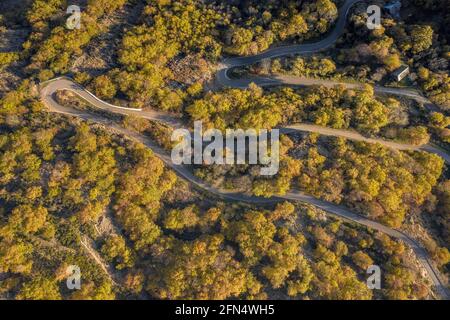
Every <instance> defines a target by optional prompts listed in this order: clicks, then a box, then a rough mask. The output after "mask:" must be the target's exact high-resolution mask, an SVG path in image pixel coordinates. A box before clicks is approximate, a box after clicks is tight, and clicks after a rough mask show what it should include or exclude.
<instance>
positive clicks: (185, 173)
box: [40, 0, 450, 299]
mask: <svg viewBox="0 0 450 320" xmlns="http://www.w3.org/2000/svg"><path fill="white" fill-rule="evenodd" d="M359 1H361V0H347V1H346V2H345V4H344V5H343V6H342V8H341V9H340V11H339V12H340V14H339V19H338V21H337V23H336V28H335V29H334V30H333V31H332V32H331V33H330V34H329V35H328V37H327V38H325V39H323V40H321V41H319V42H317V43H314V44H305V45H296V46H289V47H281V48H275V49H271V50H268V51H266V52H264V53H262V54H260V55H257V56H252V57H243V58H232V59H228V60H225V62H224V63H223V66H224V67H223V68H222V69H221V70H220V71H219V73H218V74H217V80H218V81H219V82H220V83H221V84H222V85H224V86H231V87H241V86H242V87H246V86H248V84H250V82H255V81H250V82H249V80H246V79H240V80H231V79H230V78H229V77H228V76H227V71H228V70H229V69H230V68H231V67H235V66H242V65H246V64H251V63H255V62H257V61H260V60H261V59H266V58H273V57H277V56H282V55H286V54H293V53H296V54H299V53H307V52H317V51H320V50H323V49H325V48H328V47H330V46H331V45H332V44H333V43H334V42H335V41H336V40H337V38H338V37H339V35H340V34H341V33H342V31H343V29H344V26H345V21H346V16H347V13H348V11H349V10H350V8H351V7H352V5H354V4H355V3H357V2H359ZM258 81H263V82H264V81H267V82H264V83H257V84H258V85H263V86H264V85H268V84H266V83H270V81H274V82H272V83H271V84H270V85H274V84H275V83H276V81H280V80H279V79H260V80H258ZM296 81H297V80H296ZM281 83H282V84H287V83H288V82H281ZM230 84H231V85H230ZM276 84H280V82H278V83H276ZM303 85H305V84H304V83H303ZM306 85H308V84H306ZM59 90H70V91H72V92H74V93H76V94H77V95H78V96H80V97H81V98H83V99H84V100H86V101H87V102H88V103H89V104H91V105H92V106H94V107H96V108H99V109H102V110H105V111H109V112H113V113H118V114H124V115H135V116H138V117H142V118H145V119H149V120H155V121H160V122H162V123H165V124H167V125H169V126H172V127H174V128H181V127H183V122H182V121H181V119H180V118H177V117H175V116H173V115H170V114H167V113H163V112H158V111H151V110H137V109H128V108H123V107H120V106H114V105H111V104H109V103H107V102H104V101H102V100H100V99H98V98H97V97H95V96H94V95H93V94H92V93H90V92H89V91H87V90H85V89H84V88H83V87H81V86H79V85H77V84H76V83H74V82H73V81H71V80H70V79H68V78H57V79H53V80H51V81H48V82H46V83H42V84H41V90H40V95H41V99H42V101H43V103H44V104H45V105H46V106H47V107H48V109H49V111H50V112H56V113H61V114H65V115H69V116H75V117H78V118H81V119H84V120H88V121H93V122H95V123H98V124H102V125H105V126H106V127H108V128H109V129H110V130H111V131H113V132H116V133H118V134H121V135H124V136H126V137H128V138H130V139H133V140H135V141H139V142H141V143H143V144H144V145H146V146H147V147H149V148H150V149H152V151H153V152H154V153H155V155H157V156H158V157H159V158H160V159H161V160H162V161H163V162H164V163H165V164H166V165H167V166H168V167H170V168H172V169H173V170H174V171H175V172H176V173H177V174H178V175H179V176H180V177H182V178H184V179H186V180H188V181H190V182H191V183H193V184H194V185H196V186H197V187H199V188H201V189H203V190H205V191H207V192H210V193H213V194H215V195H217V196H218V197H220V198H223V199H227V200H233V201H243V202H250V203H256V204H268V203H274V202H279V201H282V200H293V201H301V202H305V203H309V204H311V205H313V206H315V207H318V208H320V209H322V210H324V211H325V212H327V213H329V214H331V215H334V216H338V217H340V218H343V219H346V220H348V221H351V222H354V223H357V224H360V225H364V226H366V227H369V228H371V229H374V230H377V231H380V232H382V233H385V234H387V235H389V236H391V237H393V238H396V239H399V240H401V241H403V242H404V243H405V244H407V245H408V246H409V247H410V248H411V249H412V250H413V251H414V253H415V255H416V256H417V258H418V260H419V262H420V263H421V264H422V266H423V267H424V268H425V270H426V271H427V274H428V276H429V278H430V280H431V281H432V283H433V284H434V286H435V288H436V291H437V292H438V294H439V295H440V296H441V297H442V298H444V299H449V297H450V295H449V293H448V290H447V288H446V285H445V281H444V280H442V279H443V277H442V275H441V274H440V272H439V270H438V269H437V268H436V267H435V266H434V265H433V263H432V260H431V258H430V257H429V255H428V254H427V252H426V251H425V249H424V248H423V247H422V246H421V245H420V244H419V243H418V242H416V241H415V240H414V239H412V238H411V237H409V236H408V235H406V234H404V233H403V232H401V231H399V230H395V229H392V228H389V227H387V226H384V225H381V224H380V223H377V222H375V221H372V220H369V219H367V218H365V217H363V216H360V215H357V214H355V213H353V212H352V211H351V210H349V209H348V208H346V207H344V206H339V205H335V204H332V203H329V202H326V201H322V200H319V199H316V198H314V197H312V196H309V195H306V194H304V193H302V192H298V191H292V192H290V193H288V194H287V195H285V196H280V197H273V198H270V199H266V198H259V197H254V196H247V195H245V194H242V193H235V192H232V191H229V190H224V189H221V188H217V187H214V186H211V185H209V184H206V183H205V182H203V181H201V180H200V179H198V178H197V177H195V176H194V175H193V173H192V172H191V171H190V170H189V168H187V167H186V166H182V165H175V164H173V162H172V160H171V157H170V155H169V154H168V152H167V151H165V150H163V149H162V148H161V147H159V146H158V145H157V144H156V143H155V142H154V141H152V140H151V139H150V138H148V137H145V136H143V135H141V134H138V133H136V132H133V131H130V130H127V129H124V128H123V127H120V126H119V125H117V124H116V123H114V122H113V121H110V120H108V119H106V118H104V117H102V116H100V115H97V114H93V113H89V112H84V111H81V110H77V109H75V108H71V107H67V106H62V105H60V104H59V103H58V102H57V101H56V99H55V94H56V92H57V91H59ZM389 90H394V92H389V93H392V94H399V93H398V91H396V90H399V89H390V88H389ZM403 92H404V93H406V91H403ZM408 94H412V95H413V96H412V98H416V97H417V99H419V97H420V95H418V96H416V95H415V93H414V92H413V91H409V93H408ZM399 95H400V94H399ZM423 99H424V98H423ZM281 129H282V130H284V131H292V130H300V131H311V132H318V133H321V134H325V135H331V136H341V137H346V138H349V139H354V140H360V141H367V142H376V143H380V144H382V145H385V146H387V147H389V148H393V149H397V150H426V151H429V152H434V153H437V154H439V153H441V154H439V155H440V156H442V157H443V158H444V159H445V160H446V162H447V163H450V158H449V156H448V155H447V154H446V153H445V152H444V151H442V150H439V149H437V148H435V147H433V146H424V147H415V146H409V145H403V144H398V143H395V142H391V141H385V140H380V139H370V138H366V137H363V136H362V135H360V134H358V133H356V132H353V131H346V130H337V129H330V128H324V127H319V126H314V125H307V124H298V125H292V126H287V127H285V128H281ZM424 148H427V149H424Z"/></svg>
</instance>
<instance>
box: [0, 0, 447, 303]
mask: <svg viewBox="0 0 450 320" xmlns="http://www.w3.org/2000/svg"><path fill="white" fill-rule="evenodd" d="M7 2H8V3H9V7H8V4H7ZM340 4H341V2H339V1H331V0H318V1H309V0H304V1H282V2H279V1H274V0H264V1H254V0H248V1H238V0H232V1H227V2H223V1H216V0H202V1H194V0H148V1H144V0H114V1H111V0H110V1H106V0H96V1H94V0H87V1H85V4H84V6H83V8H82V9H83V10H82V28H81V29H79V30H78V29H75V30H71V31H68V30H67V29H66V28H65V21H66V19H67V15H66V14H65V12H66V8H67V5H68V3H67V1H65V0H45V1H44V0H29V1H24V2H23V3H21V4H20V5H11V3H10V2H9V0H7V1H5V3H2V4H0V8H1V9H2V10H1V11H0V37H3V36H4V35H5V37H6V35H7V32H6V31H7V30H10V29H14V28H20V29H25V30H27V32H26V39H24V41H23V43H22V44H21V47H20V50H17V49H14V50H8V51H4V50H0V160H1V161H0V298H2V299H3V298H4V299H24V300H38V299H51V300H53V299H54V300H57V299H73V300H85V299H94V300H110V299H345V300H351V299H405V300H407V299H409V300H411V299H432V298H435V297H436V294H435V293H434V292H433V290H432V288H431V285H432V283H431V282H430V280H429V279H428V278H427V277H425V276H424V274H423V268H422V266H421V265H420V264H419V263H418V260H417V257H416V256H415V255H414V253H413V252H412V251H411V249H410V247H409V246H408V245H406V244H405V243H403V242H401V241H399V240H396V239H394V238H391V237H389V236H387V235H386V234H383V233H380V232H376V231H374V230H372V229H369V228H365V227H362V226H361V225H359V224H356V223H352V222H348V221H344V220H341V219H338V218H336V217H334V216H330V215H328V214H327V213H326V212H324V211H322V210H320V209H318V208H317V207H314V206H312V205H308V204H305V203H300V202H293V201H278V202H277V203H273V204H269V205H255V204H246V203H243V202H242V203H236V202H227V201H225V200H224V199H221V198H219V197H216V196H214V195H212V194H209V193H207V192H205V191H204V190H201V189H199V188H197V187H195V186H194V185H192V184H190V183H189V182H188V181H186V180H185V179H183V178H180V177H179V176H177V174H176V173H175V171H173V170H171V169H170V168H169V167H168V166H167V165H165V164H164V162H163V161H162V160H161V159H160V158H158V157H157V156H156V155H155V153H153V152H152V150H151V149H149V148H148V147H146V146H145V145H143V144H142V143H139V142H137V141H135V140H133V139H131V138H128V137H126V136H124V135H121V134H118V133H117V132H115V131H113V130H111V129H110V128H108V126H107V125H106V124H96V123H94V122H92V121H85V120H81V119H78V118H76V117H71V116H66V115H57V114H52V113H49V112H48V106H46V105H45V104H44V103H43V101H42V100H41V99H40V96H39V90H40V89H41V88H42V82H43V81H46V80H50V79H52V78H55V77H58V76H64V75H66V76H70V77H73V79H74V81H76V82H77V83H79V84H80V85H83V86H84V87H86V88H87V89H89V90H90V91H92V92H93V93H94V94H95V95H96V96H98V97H99V98H101V99H104V100H105V101H108V102H110V103H115V104H118V105H121V106H126V107H131V108H144V109H146V110H160V111H165V112H168V113H170V114H176V115H178V116H180V117H181V118H180V119H182V120H183V121H185V123H186V126H189V125H190V124H192V122H193V121H196V120H202V121H203V123H204V126H206V127H209V128H212V127H214V128H218V129H220V130H225V129H227V128H256V129H271V128H276V127H279V126H283V125H287V124H292V123H310V124H316V125H320V126H324V127H330V128H335V129H348V130H355V131H357V132H360V133H363V134H365V135H367V136H372V137H383V138H386V139H391V140H396V141H401V142H404V143H409V144H412V145H417V146H419V145H425V144H427V143H430V142H432V143H436V144H439V147H440V148H448V143H449V139H450V138H449V137H450V135H449V129H448V126H449V124H450V116H449V114H448V107H449V106H448V103H449V101H450V100H449V94H450V89H449V88H450V80H449V78H448V60H449V59H450V55H449V52H450V50H449V45H448V40H449V39H448V35H449V34H450V33H449V32H448V31H449V29H448V28H449V27H448V26H449V24H448V23H446V22H448V21H450V20H449V18H450V15H449V12H450V10H449V11H446V7H445V3H444V2H442V1H432V0H426V1H425V0H414V1H411V4H410V6H411V7H412V8H414V10H413V11H412V17H410V18H408V19H407V20H405V21H403V22H396V21H394V19H392V18H390V17H386V16H384V17H383V19H382V24H383V28H381V29H378V30H374V31H369V30H366V28H365V27H364V14H363V13H362V12H361V9H360V8H359V7H358V8H356V9H355V11H354V12H353V13H352V14H350V15H349V19H350V22H349V26H348V27H347V29H348V30H347V32H346V33H345V34H344V35H343V36H342V39H341V40H340V41H338V43H337V44H336V45H335V47H333V48H331V49H330V51H327V52H323V53H321V54H320V55H317V56H313V57H297V56H292V57H286V58H282V59H276V60H274V61H271V62H270V64H269V65H268V68H267V69H266V70H263V71H261V70H262V69H264V68H263V66H260V65H257V66H252V67H251V68H249V69H253V70H244V71H242V70H241V72H247V73H258V74H260V75H261V74H265V73H267V74H272V75H273V74H289V75H295V76H302V77H314V78H323V79H346V80H348V79H352V80H353V81H363V82H365V83H367V85H366V86H364V87H363V88H362V89H361V90H352V89H346V88H344V87H342V86H335V87H324V86H312V87H308V88H291V87H276V88H270V89H263V88H260V87H258V86H256V85H251V86H250V87H249V88H247V89H231V88H221V89H217V88H215V87H214V73H215V71H216V70H217V65H218V63H220V61H221V60H222V59H223V58H224V57H232V56H245V55H251V54H256V53H260V52H263V51H264V50H266V49H268V48H269V47H273V46H277V45H286V44H298V43H304V42H313V41H317V40H320V39H322V38H323V37H324V36H325V35H326V34H327V33H328V32H329V31H330V30H331V29H332V28H333V26H334V23H335V21H336V19H337V14H338V12H337V8H338V6H339V5H340ZM7 9H8V10H7ZM422 11H426V12H428V13H429V12H432V13H433V15H434V16H435V17H436V21H435V22H433V21H428V20H424V22H423V23H417V22H414V21H415V20H414V19H415V17H417V16H418V17H421V16H422V13H421V12H422ZM136 12H137V13H136ZM103 46H105V47H106V48H107V49H108V50H109V51H108V50H106V52H107V54H105V53H104V52H103V51H100V53H99V55H98V57H96V58H98V60H100V61H102V62H103V64H100V66H99V65H97V63H98V60H96V62H92V61H91V60H89V59H87V58H89V57H90V54H91V51H90V50H93V48H96V47H98V48H103ZM108 46H110V47H108ZM109 48H113V49H109ZM102 52H103V53H102ZM80 59H81V60H80ZM83 59H84V60H83ZM80 61H81V62H80ZM111 61H112V62H111ZM403 64H407V65H408V66H410V68H411V70H412V74H411V75H412V76H413V75H415V76H416V77H415V78H414V77H412V78H411V77H410V78H409V79H408V80H405V81H406V82H405V83H401V84H397V85H398V86H406V85H411V86H417V87H418V88H420V90H422V92H423V93H424V94H425V95H426V96H427V97H428V98H429V99H430V100H431V101H432V102H433V103H435V104H436V106H437V107H438V108H439V109H438V110H435V111H433V112H429V111H427V110H425V108H424V106H420V105H411V104H412V103H411V102H407V101H404V100H402V99H400V98H396V97H392V96H386V95H383V96H380V95H377V94H375V92H374V88H373V86H374V85H379V84H383V85H389V84H392V83H391V81H390V80H388V75H389V73H390V72H392V71H393V70H395V69H396V68H397V67H398V66H400V65H403ZM80 65H82V67H80ZM238 72H239V71H238ZM5 79H9V80H5ZM408 81H409V82H408ZM56 99H57V101H58V102H60V103H61V104H63V105H64V104H66V105H68V106H69V105H70V106H73V107H74V108H75V109H82V110H83V111H86V112H92V113H95V114H97V115H102V116H105V118H107V120H108V121H109V122H111V123H112V122H114V123H116V124H118V125H120V126H122V127H124V128H126V129H129V130H133V131H134V132H136V133H139V134H142V136H144V137H146V138H150V139H152V140H154V141H156V142H157V143H158V144H159V145H161V146H163V147H164V148H165V149H166V150H169V149H170V147H171V144H170V141H169V136H170V132H171V129H170V128H168V127H167V126H164V125H162V124H160V123H157V122H152V121H147V120H145V119H143V118H140V117H137V116H126V117H122V116H120V117H119V116H115V117H113V116H111V115H107V114H106V113H101V112H99V111H94V110H92V109H93V108H92V106H89V105H86V104H85V103H84V102H83V101H81V100H80V99H77V98H76V97H74V96H70V94H69V93H68V92H60V93H58V95H57V96H56ZM105 123H108V122H105ZM447 150H448V149H447ZM257 169H259V168H258V167H257V166H247V165H242V166H232V167H231V166H212V167H207V166H196V167H193V168H192V171H193V172H194V173H195V175H196V176H197V177H198V178H200V179H202V180H203V181H205V182H207V183H209V184H211V185H218V186H221V187H224V188H225V189H228V190H235V191H237V192H241V193H245V194H249V195H250V194H251V195H256V196H260V197H262V198H268V197H272V196H276V195H283V194H286V193H287V192H289V191H290V190H296V191H299V192H304V193H306V194H309V195H312V196H314V197H316V198H318V199H322V200H325V201H328V202H331V203H335V204H340V205H343V206H345V207H347V208H350V209H351V210H353V211H354V212H355V213H357V214H360V215H362V216H364V217H367V218H370V219H371V220H374V221H378V222H381V223H382V224H384V225H387V226H391V227H393V228H398V229H400V230H402V231H403V232H405V233H408V234H413V235H414V236H415V237H416V236H417V238H415V239H418V241H419V242H420V243H421V244H422V245H423V246H424V247H425V248H426V250H427V252H428V254H429V255H430V256H431V259H432V260H433V262H432V263H433V264H434V265H436V266H437V268H439V270H440V271H442V273H443V274H444V275H446V276H447V275H448V271H449V262H450V253H449V251H448V248H449V241H450V223H449V221H450V220H449V215H450V180H449V174H448V168H447V165H446V164H445V162H444V160H443V159H442V158H441V157H439V156H437V155H434V154H432V153H428V152H425V151H395V150H392V149H388V148H386V147H383V146H381V145H377V144H368V143H363V142H354V141H350V140H345V139H342V138H333V137H324V136H319V135H317V134H305V133H295V134H289V135H287V134H286V135H282V137H281V166H280V171H279V173H278V175H277V176H275V177H274V178H272V179H266V178H262V177H260V176H258V175H257V174H256V173H257V172H259V170H257ZM374 264H375V265H379V266H380V267H381V269H382V275H383V276H382V284H383V285H382V289H381V290H369V289H368V288H367V285H366V279H367V272H366V271H367V268H368V267H369V266H371V265H374ZM71 265H77V266H79V267H80V269H81V270H82V274H83V285H82V289H81V290H75V291H72V290H69V289H68V288H67V286H66V279H67V277H68V273H67V270H68V267H69V266H71Z"/></svg>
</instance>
